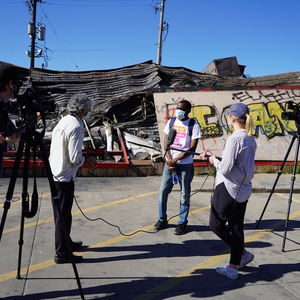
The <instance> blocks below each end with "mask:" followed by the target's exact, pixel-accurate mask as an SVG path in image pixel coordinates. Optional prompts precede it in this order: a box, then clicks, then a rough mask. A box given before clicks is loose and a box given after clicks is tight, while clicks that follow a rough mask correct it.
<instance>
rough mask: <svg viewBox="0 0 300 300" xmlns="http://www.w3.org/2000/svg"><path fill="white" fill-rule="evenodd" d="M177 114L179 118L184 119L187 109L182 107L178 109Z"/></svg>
mask: <svg viewBox="0 0 300 300" xmlns="http://www.w3.org/2000/svg"><path fill="white" fill-rule="evenodd" d="M175 115H176V118H177V119H178V120H182V119H184V117H185V111H184V110H181V109H176V111H175Z"/></svg>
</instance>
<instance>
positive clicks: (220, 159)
mask: <svg viewBox="0 0 300 300" xmlns="http://www.w3.org/2000/svg"><path fill="white" fill-rule="evenodd" d="M210 157H211V155H209V154H205V158H207V160H209V158H210ZM216 159H218V160H219V161H222V157H220V156H216Z"/></svg>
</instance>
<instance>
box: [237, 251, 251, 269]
mask: <svg viewBox="0 0 300 300" xmlns="http://www.w3.org/2000/svg"><path fill="white" fill-rule="evenodd" d="M253 259H254V255H253V254H252V253H251V252H249V251H247V253H246V254H245V255H244V256H242V258H241V262H240V265H239V269H242V268H244V267H245V266H246V265H248V264H249V263H250V262H251V261H252V260H253Z"/></svg>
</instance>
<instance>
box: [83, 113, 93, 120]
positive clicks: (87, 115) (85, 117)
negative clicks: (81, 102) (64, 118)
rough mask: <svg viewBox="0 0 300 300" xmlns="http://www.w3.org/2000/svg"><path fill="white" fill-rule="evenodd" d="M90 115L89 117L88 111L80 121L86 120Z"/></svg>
mask: <svg viewBox="0 0 300 300" xmlns="http://www.w3.org/2000/svg"><path fill="white" fill-rule="evenodd" d="M90 115H91V112H90V111H89V112H88V113H87V114H86V115H85V116H83V117H82V120H87V119H88V118H89V116H90Z"/></svg>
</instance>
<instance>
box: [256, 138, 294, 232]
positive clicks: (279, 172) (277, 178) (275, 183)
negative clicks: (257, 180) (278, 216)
mask: <svg viewBox="0 0 300 300" xmlns="http://www.w3.org/2000/svg"><path fill="white" fill-rule="evenodd" d="M296 138H297V136H296V135H293V138H292V141H291V143H290V145H289V148H288V150H287V152H286V154H285V157H284V159H283V162H282V164H281V167H280V169H279V171H278V175H277V177H276V179H275V182H274V184H273V187H272V189H271V192H270V194H269V197H268V200H267V202H266V205H265V207H264V209H263V211H262V213H261V215H260V217H259V220H258V222H257V224H256V227H255V228H256V229H257V228H258V226H259V224H260V221H261V219H262V217H263V215H264V213H265V211H266V209H267V206H268V204H269V201H270V200H271V197H272V195H273V193H274V190H275V187H276V185H277V182H278V180H279V177H280V176H281V174H282V170H283V168H284V165H285V163H286V160H287V158H288V156H289V154H290V151H291V149H292V146H293V144H294V142H295V139H296Z"/></svg>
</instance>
